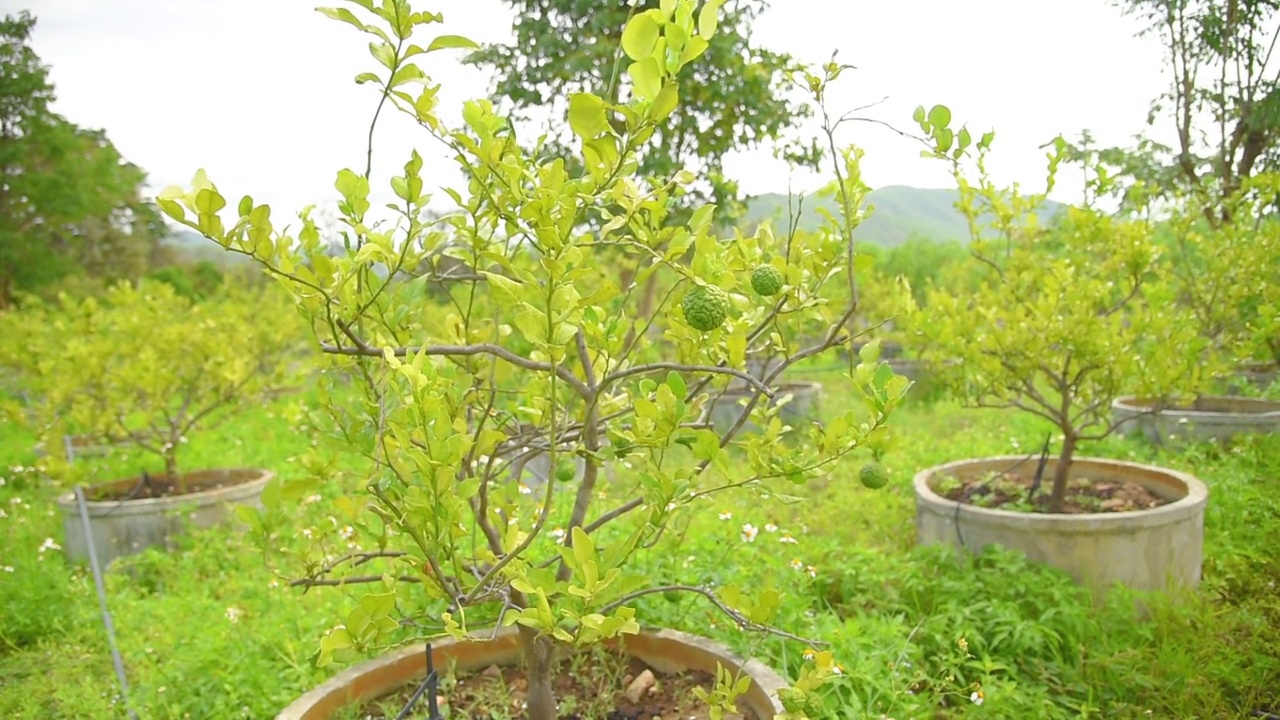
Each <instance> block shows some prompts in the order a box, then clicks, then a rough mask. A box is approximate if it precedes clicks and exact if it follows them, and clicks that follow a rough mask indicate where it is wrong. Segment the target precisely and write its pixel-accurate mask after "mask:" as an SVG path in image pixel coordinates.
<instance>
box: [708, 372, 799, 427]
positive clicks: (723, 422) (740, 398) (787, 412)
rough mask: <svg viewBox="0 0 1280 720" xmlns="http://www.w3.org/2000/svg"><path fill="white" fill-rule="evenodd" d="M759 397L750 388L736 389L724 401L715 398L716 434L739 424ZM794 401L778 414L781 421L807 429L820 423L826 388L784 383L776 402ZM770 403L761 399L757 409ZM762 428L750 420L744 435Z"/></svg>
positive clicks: (777, 394) (712, 410)
mask: <svg viewBox="0 0 1280 720" xmlns="http://www.w3.org/2000/svg"><path fill="white" fill-rule="evenodd" d="M754 394H755V390H754V389H753V388H751V387H748V386H746V385H734V386H731V387H729V388H728V389H727V390H725V391H724V394H723V395H721V396H720V397H718V398H716V397H712V398H711V400H710V401H711V402H713V403H714V404H713V405H712V407H711V415H710V419H711V424H712V426H713V427H714V428H715V431H716V432H718V433H721V434H723V433H724V432H726V431H727V430H728V429H729V428H731V427H733V424H734V423H735V422H737V420H738V415H740V414H741V413H742V410H743V408H744V407H745V406H746V403H747V402H749V401H750V400H751V396H752V395H754ZM788 395H789V396H790V397H791V399H790V400H789V401H787V403H786V404H785V405H783V406H782V407H781V408H780V409H779V410H778V417H779V418H780V419H781V420H782V422H784V423H786V424H788V425H790V426H792V427H795V428H803V427H806V426H807V425H808V423H809V422H811V421H813V420H817V419H819V400H820V399H821V397H822V384H821V383H816V382H792V383H781V384H780V385H778V386H776V392H775V393H774V402H775V403H777V402H781V401H782V399H783V398H784V397H786V396H788ZM766 402H769V399H768V398H766V397H764V396H761V397H760V402H759V403H757V405H760V404H763V403H766ZM758 430H759V428H758V427H756V425H755V423H753V422H751V421H750V420H748V421H747V422H745V423H744V424H743V425H742V430H741V431H740V432H756V431H758Z"/></svg>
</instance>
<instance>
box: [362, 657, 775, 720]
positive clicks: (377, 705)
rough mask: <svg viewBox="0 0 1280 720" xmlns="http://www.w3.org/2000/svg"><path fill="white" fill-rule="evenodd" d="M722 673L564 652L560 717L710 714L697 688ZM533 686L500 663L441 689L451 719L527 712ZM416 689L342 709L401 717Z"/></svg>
mask: <svg viewBox="0 0 1280 720" xmlns="http://www.w3.org/2000/svg"><path fill="white" fill-rule="evenodd" d="M441 670H442V671H443V670H444V669H443V668H441ZM714 681H715V678H713V677H712V676H711V675H709V674H707V673H703V672H698V671H689V672H684V673H680V674H678V675H662V674H659V673H657V672H654V671H653V670H651V669H649V668H648V667H647V666H646V665H645V664H644V663H643V662H641V661H640V660H637V659H635V658H623V657H621V656H618V655H613V654H610V653H606V652H603V651H600V652H595V653H583V654H581V655H579V656H578V657H577V658H573V659H569V660H562V661H561V662H560V665H559V673H558V674H557V675H556V677H555V680H554V682H555V692H556V699H557V700H558V702H559V706H560V710H561V715H560V720H659V718H680V720H685V719H686V718H696V719H697V720H705V718H708V717H710V716H709V715H708V713H707V706H706V703H704V702H702V701H701V700H699V699H698V697H697V696H696V695H694V694H693V689H694V688H696V687H701V688H704V689H707V690H710V689H711V687H712V685H713V684H714ZM418 682H421V681H418ZM527 688H528V681H527V680H526V678H525V673H524V671H523V670H522V669H520V668H517V667H504V668H499V667H498V666H496V665H495V666H491V667H489V668H488V669H487V670H485V671H483V672H480V673H474V674H470V675H464V676H462V677H460V678H457V679H456V681H455V680H453V679H448V678H443V679H442V680H441V683H440V689H439V692H438V702H439V706H440V715H441V717H443V718H448V719H449V720H460V719H461V718H467V719H468V720H504V719H505V718H520V717H523V710H524V701H525V695H526V690H527ZM416 689H417V682H415V683H413V684H411V685H406V686H405V687H403V688H401V689H400V690H398V691H396V692H395V693H392V694H391V695H387V696H385V697H383V698H381V699H379V700H375V701H370V702H367V703H365V704H364V705H362V706H360V708H359V709H358V711H356V712H355V713H354V714H351V715H342V716H340V717H342V718H343V720H356V719H358V720H383V719H384V718H385V719H390V718H394V717H396V715H397V714H398V713H399V712H400V710H401V709H403V708H404V706H405V704H407V703H408V702H409V698H410V696H411V695H413V692H414V690H416ZM410 717H412V718H419V719H421V718H427V717H429V715H428V712H427V701H426V698H423V699H422V700H420V701H419V702H418V704H417V705H416V706H415V707H414V710H413V712H412V713H411V714H410ZM742 718H743V720H760V718H758V717H757V716H756V714H755V713H753V712H750V711H745V712H744V713H743V714H742ZM766 720H767V719H766Z"/></svg>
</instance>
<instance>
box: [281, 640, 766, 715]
mask: <svg viewBox="0 0 1280 720" xmlns="http://www.w3.org/2000/svg"><path fill="white" fill-rule="evenodd" d="M490 638H491V636H490V635H489V634H488V633H485V634H483V635H477V636H475V639H472V640H461V641H460V640H454V639H452V638H444V639H441V640H439V641H438V642H433V643H432V644H431V658H432V662H433V664H434V665H435V667H436V670H437V672H440V673H445V672H448V671H449V670H450V669H452V671H453V672H456V673H459V674H462V673H469V672H479V671H481V670H484V669H485V668H487V667H489V666H490V665H498V666H510V665H516V664H518V663H519V662H520V648H519V644H518V637H517V631H516V629H515V628H503V629H502V630H499V631H498V632H497V634H496V635H495V636H492V639H490ZM610 644H611V645H612V646H614V647H620V649H621V650H622V652H624V653H625V654H627V655H628V656H630V657H635V658H638V659H640V660H641V661H643V662H644V663H646V664H647V665H649V666H650V667H652V668H653V669H654V671H655V672H656V673H658V674H672V673H679V672H685V671H688V670H700V671H702V672H706V673H710V674H712V675H715V672H716V664H717V663H720V664H722V665H724V667H725V668H726V669H727V670H728V671H729V672H731V673H735V672H738V671H739V670H742V671H744V672H745V673H746V674H747V675H748V676H749V677H750V678H751V689H750V690H749V691H748V692H747V694H746V695H745V696H744V700H745V704H746V705H747V707H748V708H749V709H750V710H751V711H753V712H754V713H755V714H756V715H757V716H758V717H759V718H761V720H772V718H773V716H774V715H775V714H777V713H781V712H783V707H782V703H781V702H779V700H778V690H780V689H782V688H784V687H786V686H787V683H786V681H784V680H783V679H782V677H781V676H779V675H778V674H777V673H776V672H774V671H773V670H772V669H771V668H769V667H768V666H766V665H765V664H764V663H761V662H760V661H759V660H755V659H751V660H743V659H742V658H740V657H738V656H737V655H735V654H734V653H733V652H731V651H730V650H729V649H728V648H726V647H724V646H723V645H721V644H719V643H717V642H714V641H712V640H708V639H706V638H703V637H699V636H697V635H691V634H689V633H683V632H679V631H677V630H666V629H661V630H644V631H641V632H640V634H639V635H624V636H622V638H621V639H620V641H614V642H612V643H610ZM426 672H427V660H426V646H425V645H424V644H416V645H412V646H409V647H406V648H402V649H400V650H397V651H395V652H392V653H389V654H387V655H383V656H382V657H379V658H375V659H374V660H370V661H368V662H365V663H362V664H359V665H356V666H354V667H352V668H349V669H347V670H345V671H343V672H342V673H340V674H338V675H337V676H335V677H334V678H333V679H331V680H329V681H328V682H326V683H324V684H323V685H321V686H319V687H317V688H315V689H314V690H311V691H310V692H308V693H306V694H305V695H303V696H302V697H300V698H298V699H297V700H295V701H294V702H292V703H291V704H290V705H289V706H288V707H286V708H285V709H284V710H283V711H281V712H280V714H279V715H277V716H276V720H329V718H332V717H335V716H336V714H337V713H338V712H340V711H342V710H343V709H345V708H349V707H351V706H353V705H358V704H360V703H363V702H367V701H370V700H376V699H378V698H380V697H384V696H386V695H388V694H390V693H392V692H395V691H396V690H398V689H399V688H401V687H404V686H405V685H407V684H409V683H420V682H422V680H423V678H425V677H426Z"/></svg>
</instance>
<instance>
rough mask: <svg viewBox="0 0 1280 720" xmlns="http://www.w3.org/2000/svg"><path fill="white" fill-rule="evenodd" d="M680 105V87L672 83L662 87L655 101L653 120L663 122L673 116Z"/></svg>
mask: <svg viewBox="0 0 1280 720" xmlns="http://www.w3.org/2000/svg"><path fill="white" fill-rule="evenodd" d="M679 104H680V87H679V86H678V85H677V84H676V83H674V82H672V83H667V84H666V85H663V86H662V89H661V90H659V91H658V96H657V97H655V98H654V99H653V119H655V120H657V121H659V122H661V121H663V120H666V119H667V118H668V117H670V116H671V113H672V112H673V111H675V109H676V106H677V105H679Z"/></svg>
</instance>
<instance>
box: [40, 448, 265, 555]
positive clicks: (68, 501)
mask: <svg viewBox="0 0 1280 720" xmlns="http://www.w3.org/2000/svg"><path fill="white" fill-rule="evenodd" d="M211 475H221V476H223V477H225V478H226V484H225V485H224V486H222V487H217V488H214V489H212V490H204V491H201V492H194V493H189V494H187V495H175V496H173V497H162V498H143V499H138V500H107V501H86V502H85V509H86V510H87V512H88V515H89V530H90V532H91V533H92V536H93V545H94V550H95V552H96V553H97V556H98V562H99V563H101V564H102V566H103V567H106V565H107V564H108V563H110V562H111V561H112V560H114V559H116V558H118V557H121V556H124V555H132V554H134V553H137V552H141V551H142V550H144V549H146V548H148V547H152V546H157V545H158V546H161V547H165V546H167V545H168V544H169V539H170V538H171V537H172V536H174V535H176V534H178V533H180V532H181V531H182V528H183V527H184V526H185V525H186V524H187V523H190V524H191V525H192V526H194V527H198V528H207V527H212V526H214V525H218V524H221V523H223V522H225V521H226V520H228V519H229V518H230V517H231V516H232V513H233V508H232V506H234V505H252V506H254V507H258V508H261V507H262V490H263V488H265V487H266V485H267V483H268V482H270V481H271V479H272V478H274V477H275V473H273V472H271V471H270V470H260V469H256V468H244V469H229V470H204V471H200V472H195V473H188V474H187V477H188V478H200V479H201V480H204V479H206V478H208V477H209V476H211ZM136 483H137V480H136V479H129V480H121V481H118V482H114V483H109V484H108V485H107V486H106V487H113V488H115V489H122V490H125V491H127V490H129V489H130V488H132V487H133V486H134V485H135V484H136ZM86 495H87V493H86ZM57 504H58V509H59V511H61V513H62V525H63V529H64V531H65V533H66V540H65V542H64V543H63V548H64V550H65V552H66V555H67V557H68V558H69V559H70V560H71V561H72V562H78V563H83V562H88V561H89V545H88V542H87V541H86V539H85V534H84V526H83V524H82V523H81V520H80V510H79V507H78V505H77V504H76V496H75V493H68V494H66V495H63V496H61V497H59V498H58V500H57Z"/></svg>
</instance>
